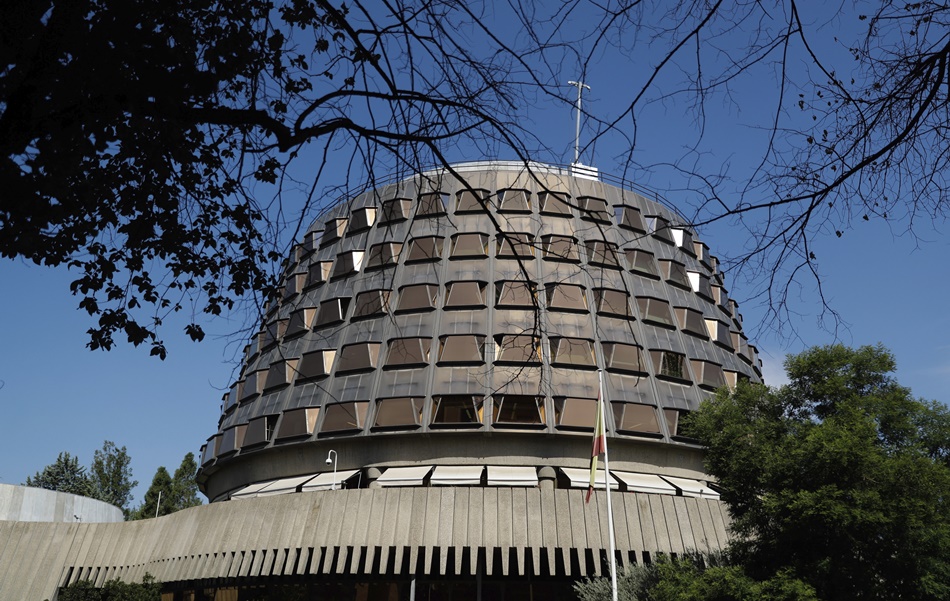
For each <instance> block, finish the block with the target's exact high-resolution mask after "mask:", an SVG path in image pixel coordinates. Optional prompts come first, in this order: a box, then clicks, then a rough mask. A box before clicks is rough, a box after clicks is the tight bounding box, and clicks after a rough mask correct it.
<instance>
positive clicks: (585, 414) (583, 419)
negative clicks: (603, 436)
mask: <svg viewBox="0 0 950 601" xmlns="http://www.w3.org/2000/svg"><path fill="white" fill-rule="evenodd" d="M554 412H555V421H556V422H557V425H558V427H559V428H569V429H577V430H580V429H583V430H593V429H594V426H595V425H596V422H597V399H577V398H571V397H554Z"/></svg>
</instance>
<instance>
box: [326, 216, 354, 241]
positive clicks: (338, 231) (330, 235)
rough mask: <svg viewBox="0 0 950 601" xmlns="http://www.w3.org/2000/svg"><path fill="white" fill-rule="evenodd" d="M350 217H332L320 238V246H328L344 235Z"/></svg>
mask: <svg viewBox="0 0 950 601" xmlns="http://www.w3.org/2000/svg"><path fill="white" fill-rule="evenodd" d="M347 222H349V219H347V218H345V217H341V218H339V219H330V220H329V221H327V224H326V226H325V227H324V229H323V237H322V238H320V246H321V247H323V246H327V245H329V244H331V243H333V242H336V241H337V240H339V239H340V238H342V237H343V233H344V232H346V224H347Z"/></svg>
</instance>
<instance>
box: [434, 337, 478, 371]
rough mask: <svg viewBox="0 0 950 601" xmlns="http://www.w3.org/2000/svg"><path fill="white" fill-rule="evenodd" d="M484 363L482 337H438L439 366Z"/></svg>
mask: <svg viewBox="0 0 950 601" xmlns="http://www.w3.org/2000/svg"><path fill="white" fill-rule="evenodd" d="M484 362H485V337H484V336H480V335H476V334H461V335H453V336H440V337H439V364H440V365H443V364H445V365H479V364H482V363H484Z"/></svg>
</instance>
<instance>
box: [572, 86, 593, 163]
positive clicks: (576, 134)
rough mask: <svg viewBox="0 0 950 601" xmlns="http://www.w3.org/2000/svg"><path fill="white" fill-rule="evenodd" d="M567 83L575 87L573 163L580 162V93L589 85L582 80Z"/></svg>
mask: <svg viewBox="0 0 950 601" xmlns="http://www.w3.org/2000/svg"><path fill="white" fill-rule="evenodd" d="M567 85H569V86H574V87H575V88H577V104H576V105H575V106H576V108H577V129H576V130H575V132H574V164H575V165H578V164H580V158H581V94H583V93H584V89H585V88H586V89H587V90H590V86H589V85H587V84H586V83H584V82H583V81H569V82H567Z"/></svg>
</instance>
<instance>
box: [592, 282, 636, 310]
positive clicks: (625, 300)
mask: <svg viewBox="0 0 950 601" xmlns="http://www.w3.org/2000/svg"><path fill="white" fill-rule="evenodd" d="M594 301H595V302H596V303H597V312H598V313H599V314H601V315H610V316H613V317H633V310H632V309H631V308H630V296H629V295H628V294H627V293H626V292H624V291H623V290H611V289H610V288H594Z"/></svg>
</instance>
